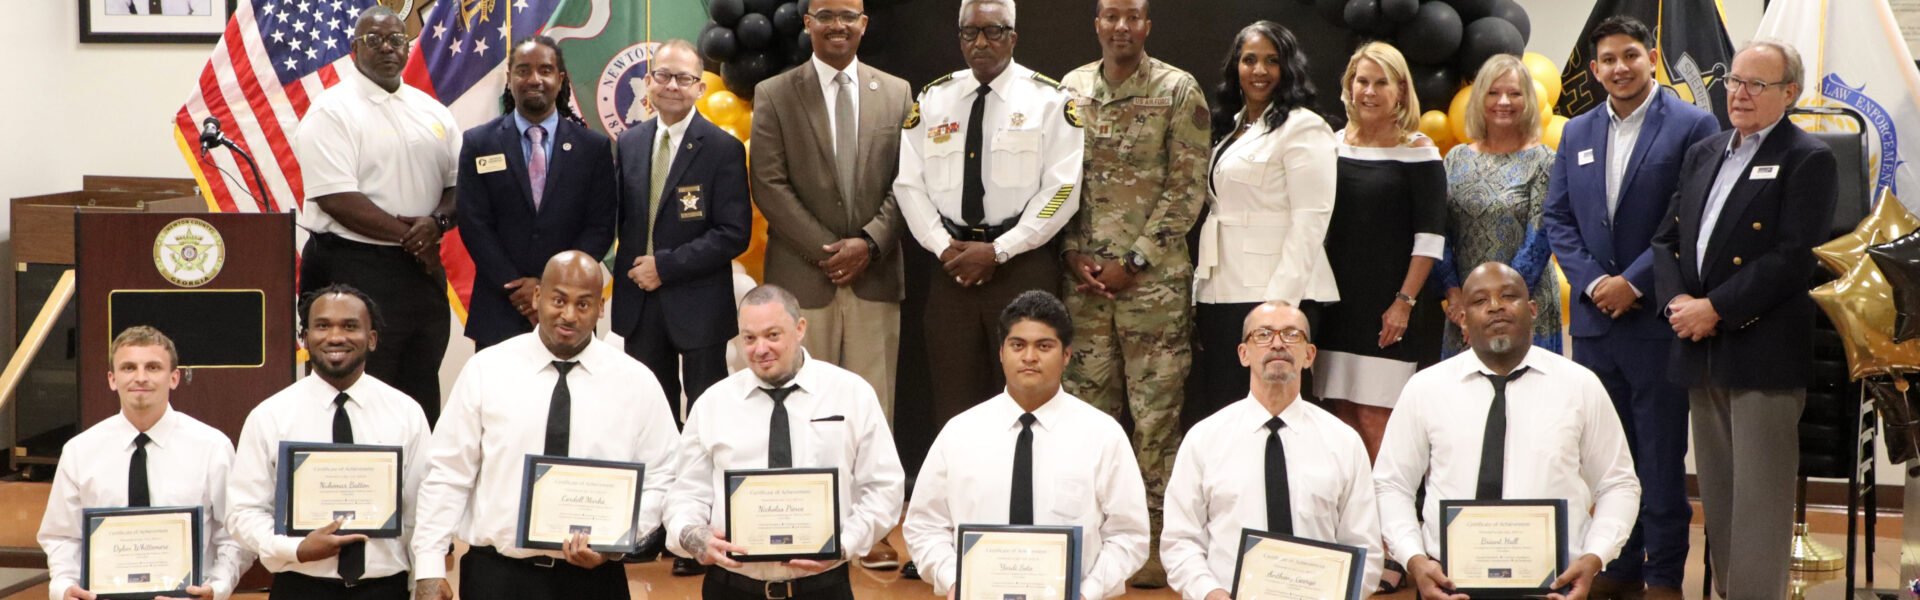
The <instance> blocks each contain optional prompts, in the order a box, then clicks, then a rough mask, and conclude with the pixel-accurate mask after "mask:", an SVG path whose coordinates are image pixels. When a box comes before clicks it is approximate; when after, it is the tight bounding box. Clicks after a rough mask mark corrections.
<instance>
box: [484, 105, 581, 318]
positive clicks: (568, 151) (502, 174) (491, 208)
mask: <svg viewBox="0 0 1920 600" xmlns="http://www.w3.org/2000/svg"><path fill="white" fill-rule="evenodd" d="M502 156H504V157H505V158H506V168H504V169H494V168H493V167H492V164H493V163H492V162H491V161H494V160H499V157H502ZM483 159H487V160H489V172H487V173H481V172H480V169H479V168H478V167H479V163H480V162H481V161H482V160H483ZM456 189H457V190H458V191H457V192H456V194H457V195H458V198H459V200H458V201H459V203H460V204H459V211H458V213H459V217H460V239H461V241H462V242H464V243H465V244H466V246H467V253H468V254H469V255H471V256H472V257H473V266H474V271H475V273H474V277H473V301H472V304H471V306H470V307H469V308H468V312H467V328H466V335H467V337H468V338H472V339H473V341H474V344H476V345H479V346H481V347H486V346H490V345H493V344H497V343H500V342H501V341H502V340H505V339H507V338H510V337H513V336H516V335H520V334H522V333H526V332H529V331H533V324H532V323H530V322H528V321H527V318H526V317H523V316H521V315H520V311H517V310H514V308H513V303H511V302H509V301H508V300H507V296H508V293H507V291H506V290H505V289H503V288H502V287H501V286H504V285H506V284H507V283H508V282H511V281H513V280H515V279H519V278H522V277H539V276H540V272H541V271H542V270H543V269H545V268H546V264H547V260H548V259H551V258H553V255H555V254H559V253H561V252H565V251H567V250H579V251H581V252H585V253H587V254H588V255H590V256H593V257H595V258H598V257H601V256H605V255H606V253H607V247H609V246H612V245H613V219H614V207H615V196H614V176H613V142H612V140H609V139H608V138H607V136H605V135H601V134H600V133H597V132H595V131H593V130H591V129H587V128H586V127H584V126H581V125H579V124H577V123H574V122H572V121H569V120H567V119H566V118H564V117H562V118H561V119H560V123H559V125H557V126H555V127H554V132H553V152H552V153H551V154H550V155H549V156H548V157H547V181H546V190H545V191H543V192H542V193H541V202H540V210H539V211H538V213H536V212H535V211H534V208H533V188H532V187H531V184H530V183H529V181H528V179H527V157H526V155H525V154H523V153H522V152H521V150H520V126H519V125H518V124H516V123H514V119H513V114H512V113H508V114H505V115H501V116H500V117H499V118H496V119H494V120H492V121H488V122H486V123H484V124H481V125H480V126H478V127H474V128H473V129H468V130H467V132H466V134H465V135H464V137H462V138H461V143H460V177H459V181H458V187H457V188H456Z"/></svg>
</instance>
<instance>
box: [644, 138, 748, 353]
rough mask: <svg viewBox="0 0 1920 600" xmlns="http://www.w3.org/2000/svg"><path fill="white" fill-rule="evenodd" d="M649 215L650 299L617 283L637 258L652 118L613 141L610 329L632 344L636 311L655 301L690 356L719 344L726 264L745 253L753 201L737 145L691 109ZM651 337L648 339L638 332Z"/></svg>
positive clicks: (742, 150) (729, 280)
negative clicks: (616, 237) (615, 202)
mask: <svg viewBox="0 0 1920 600" xmlns="http://www.w3.org/2000/svg"><path fill="white" fill-rule="evenodd" d="M688 118H691V119H693V122H692V123H689V124H688V125H687V133H686V136H685V137H686V139H685V140H676V141H674V143H675V144H677V145H679V146H680V150H679V152H678V153H677V154H676V155H675V156H674V159H673V165H672V168H671V169H669V170H668V171H667V179H666V185H664V186H662V187H661V198H660V210H659V212H658V213H657V214H656V215H655V217H654V227H653V236H654V238H653V240H654V244H653V255H654V260H655V262H656V266H657V267H658V269H659V271H660V282H661V285H660V288H659V289H656V290H654V291H652V292H648V291H646V290H642V289H640V286H639V285H637V284H635V283H634V282H633V279H631V278H628V277H627V270H629V269H632V268H633V261H634V259H635V258H638V257H640V256H643V255H645V254H646V252H647V193H648V188H649V187H650V185H651V182H652V175H653V144H654V137H653V136H654V132H655V131H656V130H658V129H659V126H660V119H659V117H655V118H652V119H648V120H647V122H645V123H641V124H640V126H639V127H635V128H633V129H629V130H627V131H626V132H625V133H622V134H620V141H619V143H618V149H617V153H616V155H615V156H616V157H617V159H616V160H615V163H616V164H617V170H618V172H619V177H620V252H619V255H618V256H617V257H615V259H614V277H613V331H614V332H615V333H618V334H620V335H623V336H627V337H634V336H635V335H638V334H640V333H643V332H635V331H634V328H635V326H636V325H638V324H639V322H640V308H641V306H643V305H645V304H646V303H647V302H660V303H661V310H663V311H664V312H665V314H666V317H667V319H666V321H667V331H666V335H668V336H670V338H669V339H671V340H672V341H673V345H674V346H677V347H680V348H686V349H692V348H701V347H705V346H709V345H713V344H719V343H725V342H726V341H727V340H730V339H733V336H734V334H735V333H736V332H737V331H738V330H739V325H738V324H737V323H735V322H734V306H733V267H732V264H733V259H734V257H736V256H739V255H740V253H741V252H745V251H746V250H747V235H748V231H749V230H750V229H752V227H753V204H752V202H751V200H749V199H748V197H747V161H746V147H745V146H743V145H741V143H740V140H736V139H734V138H733V136H731V135H727V132H725V131H721V130H720V128H719V127H718V126H715V125H714V124H713V123H711V122H708V121H707V119H706V117H702V116H700V113H698V112H694V113H692V114H691V116H690V117H688ZM644 333H648V334H652V332H644Z"/></svg>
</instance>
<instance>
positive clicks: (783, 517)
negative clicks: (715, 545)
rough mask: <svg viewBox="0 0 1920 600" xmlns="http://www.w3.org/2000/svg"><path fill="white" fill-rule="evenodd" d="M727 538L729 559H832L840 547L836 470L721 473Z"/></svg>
mask: <svg viewBox="0 0 1920 600" xmlns="http://www.w3.org/2000/svg"><path fill="white" fill-rule="evenodd" d="M726 489H727V498H726V502H727V504H726V516H727V523H726V526H727V540H728V541H729V542H730V543H732V545H734V546H737V547H740V548H743V549H745V551H744V552H741V553H728V556H729V557H731V558H733V559H734V560H739V561H745V562H774V561H787V560H795V559H816V560H826V561H833V560H839V559H841V558H843V557H842V556H841V549H840V470H839V469H738V470H728V471H727V472H726Z"/></svg>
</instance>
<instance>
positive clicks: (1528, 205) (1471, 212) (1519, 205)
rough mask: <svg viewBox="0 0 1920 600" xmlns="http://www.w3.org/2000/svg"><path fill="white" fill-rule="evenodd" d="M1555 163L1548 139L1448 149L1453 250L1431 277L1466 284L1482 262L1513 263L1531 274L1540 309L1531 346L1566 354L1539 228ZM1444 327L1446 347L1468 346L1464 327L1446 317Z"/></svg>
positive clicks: (1555, 282)
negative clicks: (1507, 147)
mask: <svg viewBox="0 0 1920 600" xmlns="http://www.w3.org/2000/svg"><path fill="white" fill-rule="evenodd" d="M1552 166H1553V149H1552V148H1548V147H1547V145H1546V144H1539V145H1535V146H1534V147H1532V148H1528V149H1525V150H1520V151H1518V152H1509V153H1505V154H1493V153H1487V152H1480V151H1478V150H1474V149H1473V147H1472V145H1470V144H1460V145H1458V146H1454V147H1453V150H1451V151H1449V152H1447V252H1446V258H1444V259H1442V260H1441V261H1440V264H1439V265H1436V266H1435V267H1434V269H1433V277H1432V278H1431V279H1432V280H1433V281H1435V282H1436V283H1438V284H1439V285H1440V288H1441V290H1442V291H1443V292H1444V291H1445V290H1446V289H1448V288H1456V287H1460V285H1461V284H1462V283H1463V282H1465V281H1466V279H1467V273H1468V272H1470V271H1472V270H1473V268H1474V267H1476V266H1479V265H1480V264H1481V263H1485V262H1496V261H1497V262H1503V263H1507V264H1508V265H1510V266H1512V267H1513V268H1514V270H1516V271H1519V272H1520V275H1521V276H1523V277H1525V278H1526V280H1527V289H1529V290H1533V301H1534V303H1535V304H1537V305H1539V307H1540V314H1539V316H1538V317H1535V318H1534V320H1533V345H1535V346H1539V347H1542V348H1546V349H1548V350H1552V351H1554V352H1560V278H1559V276H1558V275H1556V274H1555V273H1554V271H1553V269H1552V268H1551V264H1550V263H1549V259H1551V258H1552V256H1553V248H1552V247H1551V246H1550V245H1549V244H1548V243H1547V234H1546V231H1545V230H1544V229H1542V228H1541V227H1540V213H1541V207H1542V204H1543V203H1544V202H1545V201H1546V199H1547V175H1548V170H1549V169H1550V168H1552ZM1446 327H1447V333H1446V338H1445V343H1444V348H1443V350H1442V352H1443V354H1445V355H1446V356H1453V355H1454V354H1458V353H1459V352H1460V351H1461V350H1465V349H1466V347H1467V344H1466V340H1465V338H1463V337H1462V336H1461V335H1460V328H1459V326H1456V325H1454V324H1453V322H1452V321H1448V322H1447V325H1446Z"/></svg>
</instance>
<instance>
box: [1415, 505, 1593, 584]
mask: <svg viewBox="0 0 1920 600" xmlns="http://www.w3.org/2000/svg"><path fill="white" fill-rule="evenodd" d="M1440 515H1441V520H1440V523H1441V526H1440V565H1441V567H1442V568H1444V569H1445V570H1446V572H1447V577H1448V578H1450V579H1452V580H1453V585H1454V588H1455V589H1454V591H1455V592H1457V593H1461V594H1467V595H1469V596H1474V597H1481V596H1502V595H1505V596H1512V595H1516V594H1518V595H1534V594H1546V593H1548V592H1554V591H1556V590H1552V589H1549V588H1548V586H1550V585H1553V580H1554V579H1557V578H1559V577H1560V573H1561V572H1563V571H1566V570H1567V559H1568V557H1567V535H1566V531H1567V501H1566V500H1441V501H1440Z"/></svg>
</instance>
